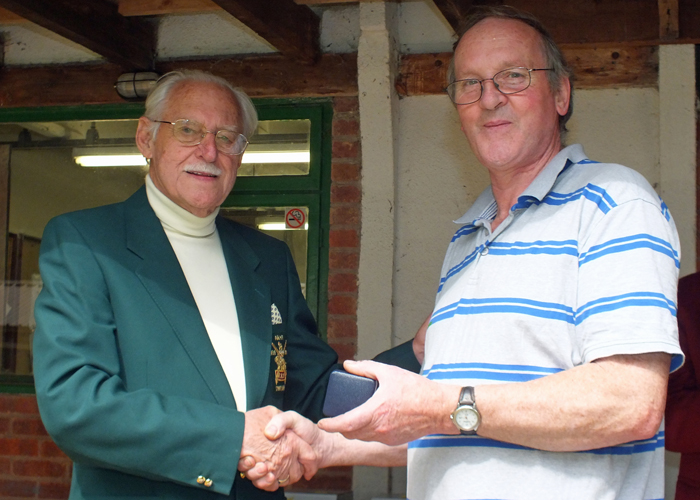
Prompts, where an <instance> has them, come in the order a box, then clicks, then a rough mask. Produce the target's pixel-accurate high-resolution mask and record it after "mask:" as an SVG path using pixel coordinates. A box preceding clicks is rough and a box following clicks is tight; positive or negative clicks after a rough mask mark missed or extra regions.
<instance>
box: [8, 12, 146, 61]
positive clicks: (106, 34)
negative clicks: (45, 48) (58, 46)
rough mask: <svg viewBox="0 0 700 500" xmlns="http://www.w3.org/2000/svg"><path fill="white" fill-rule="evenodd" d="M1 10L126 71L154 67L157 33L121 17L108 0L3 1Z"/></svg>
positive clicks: (134, 20) (140, 21) (136, 21)
mask: <svg viewBox="0 0 700 500" xmlns="http://www.w3.org/2000/svg"><path fill="white" fill-rule="evenodd" d="M0 7H2V8H4V9H7V10H9V11H10V12H12V13H14V14H16V15H18V16H21V17H23V18H25V19H27V20H28V21H31V22H33V23H35V24H38V25H39V26H42V27H44V28H46V29H48V30H50V31H53V32H54V33H56V34H58V35H60V36H62V37H64V38H67V39H68V40H71V41H73V42H75V43H77V44H79V45H82V46H83V47H86V48H88V49H90V50H92V51H93V52H96V53H97V54H99V55H101V56H103V57H105V58H107V59H108V60H110V61H111V62H114V63H116V64H119V65H121V66H123V67H124V68H126V69H148V68H150V67H151V66H152V64H153V53H154V44H155V31H154V30H153V28H152V26H151V25H150V24H148V23H146V22H145V21H143V20H140V19H127V18H125V17H123V16H120V15H119V13H118V12H117V6H116V5H115V4H112V3H110V2H108V1H105V0H0Z"/></svg>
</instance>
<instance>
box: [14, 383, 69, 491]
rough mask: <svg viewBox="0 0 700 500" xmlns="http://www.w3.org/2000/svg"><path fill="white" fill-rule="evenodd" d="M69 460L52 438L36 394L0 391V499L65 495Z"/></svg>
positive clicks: (67, 485) (67, 488) (67, 486)
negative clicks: (41, 417) (37, 402)
mask: <svg viewBox="0 0 700 500" xmlns="http://www.w3.org/2000/svg"><path fill="white" fill-rule="evenodd" d="M70 475H71V461H70V459H68V457H67V456H66V455H64V454H63V452H61V451H60V450H59V449H58V447H57V446H56V445H55V444H54V443H53V441H51V438H49V436H48V434H47V433H46V430H45V429H44V426H43V424H42V423H41V419H40V418H39V409H38V408H37V404H36V397H34V396H30V395H14V394H0V498H2V499H3V500H14V499H25V498H60V499H63V498H68V491H69V489H70Z"/></svg>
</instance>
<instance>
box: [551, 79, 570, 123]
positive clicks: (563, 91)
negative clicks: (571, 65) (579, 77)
mask: <svg viewBox="0 0 700 500" xmlns="http://www.w3.org/2000/svg"><path fill="white" fill-rule="evenodd" d="M570 99H571V82H570V81H569V79H568V78H562V80H561V85H559V90H557V92H556V94H555V95H554V103H555V105H556V107H557V113H559V116H564V115H565V114H566V112H567V111H568V110H569V100H570Z"/></svg>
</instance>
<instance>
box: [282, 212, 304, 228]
mask: <svg viewBox="0 0 700 500" xmlns="http://www.w3.org/2000/svg"><path fill="white" fill-rule="evenodd" d="M284 223H285V225H286V226H287V229H303V228H304V224H306V212H305V211H304V209H303V208H290V209H288V210H287V213H286V215H285V216H284Z"/></svg>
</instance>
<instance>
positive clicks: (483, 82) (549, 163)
mask: <svg viewBox="0 0 700 500" xmlns="http://www.w3.org/2000/svg"><path fill="white" fill-rule="evenodd" d="M450 73H451V74H450V84H449V86H448V94H449V96H450V98H451V99H452V101H453V102H454V103H455V106H456V108H457V111H458V113H459V117H460V120H461V124H462V130H463V131H464V133H465V135H466V136H467V139H468V140H469V143H470V145H471V148H472V150H473V152H474V154H475V155H476V157H477V158H478V159H479V161H480V162H481V163H482V164H483V165H484V167H485V168H486V169H487V170H488V172H489V175H490V178H491V186H490V187H489V188H488V189H487V190H486V191H485V192H484V193H482V195H481V196H480V197H479V198H478V199H477V201H476V203H475V204H474V205H473V206H472V207H471V209H470V210H469V211H468V212H467V213H466V214H465V215H464V216H463V217H462V218H460V219H459V220H458V221H457V222H458V223H459V224H460V228H459V229H458V230H457V232H456V233H455V235H454V237H453V239H452V241H451V242H450V245H449V248H448V250H447V255H446V257H445V261H444V264H443V268H442V273H441V278H440V283H439V289H438V292H437V298H436V302H435V308H434V311H433V313H432V315H431V317H430V318H429V319H428V320H427V321H426V323H425V324H424V326H423V327H422V328H421V330H420V331H419V335H418V337H417V339H420V338H421V337H422V335H425V353H424V360H423V370H422V375H423V376H422V377H421V376H417V375H414V374H409V373H407V372H402V371H401V370H399V369H396V368H393V367H386V366H382V365H379V364H376V363H372V362H369V361H363V362H359V363H352V362H350V363H346V368H347V369H348V370H349V371H352V372H354V373H357V374H360V375H365V376H369V377H372V378H376V379H378V380H379V389H378V391H377V393H376V394H375V396H374V397H373V398H372V399H370V400H369V401H368V402H367V403H365V404H364V405H362V406H360V407H359V408H357V409H355V410H353V411H351V412H348V413H346V414H345V415H341V416H340V417H336V418H334V419H327V420H322V421H321V422H319V425H318V427H320V428H321V429H323V430H325V431H330V432H341V433H342V434H343V435H344V436H345V437H347V438H351V439H360V440H367V441H370V440H373V441H380V442H383V443H386V444H392V445H401V444H402V443H408V446H407V448H408V459H407V461H408V498H409V499H411V500H423V499H434V500H457V499H509V500H515V499H538V500H542V499H553V500H554V499H556V500H560V499H569V498H576V499H591V500H594V499H595V500H601V499H625V500H642V499H644V500H651V499H660V498H663V495H664V470H663V467H664V463H663V462H664V430H663V423H662V422H663V414H664V405H665V398H666V383H667V379H668V374H669V372H670V371H672V370H674V369H676V368H677V367H678V366H679V365H680V364H681V363H682V361H683V355H682V352H681V350H680V348H679V346H678V338H677V337H678V334H677V324H676V304H675V301H676V283H677V279H678V271H679V259H680V250H679V242H678V235H677V232H676V228H675V226H674V223H673V220H672V219H671V216H670V214H669V213H668V210H667V208H666V206H665V205H664V203H663V202H662V201H661V200H660V199H659V197H658V195H657V194H656V193H655V192H654V190H653V188H652V187H651V186H650V185H649V183H648V182H647V181H646V180H645V179H644V178H643V177H642V176H641V175H639V174H638V173H637V172H635V171H633V170H631V169H628V168H626V167H623V166H621V165H614V164H606V163H599V162H596V161H592V160H589V159H588V158H587V157H586V155H585V154H584V152H583V149H582V147H581V146H580V145H573V146H569V147H566V148H564V147H563V144H562V140H563V138H562V135H563V133H564V131H565V124H566V121H567V120H568V118H569V116H570V115H571V84H570V80H569V78H570V70H569V69H568V68H567V66H566V63H565V61H564V58H563V56H562V54H561V52H560V50H559V49H558V48H557V46H556V45H555V44H554V42H553V40H552V38H551V37H550V35H549V34H548V33H547V31H546V30H545V29H544V27H543V26H542V25H541V24H540V23H539V22H538V21H537V20H536V19H534V18H532V17H531V16H529V15H527V14H524V13H522V12H519V11H516V10H514V9H510V8H489V9H486V10H480V11H477V12H476V14H475V15H474V16H473V17H471V18H469V19H467V20H466V24H465V27H464V29H463V32H462V36H461V38H460V40H459V41H458V42H457V44H456V49H455V54H454V59H453V64H452V67H451V72H450ZM426 330H427V333H426ZM417 344H418V347H420V344H421V342H420V340H417ZM272 422H273V425H274V426H276V427H278V428H282V427H285V426H293V427H294V428H295V429H296V430H297V432H299V433H301V434H303V435H304V434H305V435H306V439H308V440H311V441H312V442H313V445H314V446H315V448H316V450H318V451H319V455H321V456H322V457H323V458H322V465H333V464H336V463H343V461H345V463H347V461H348V457H349V456H352V457H353V459H354V461H356V462H363V461H364V459H363V451H362V449H361V446H358V445H357V443H356V442H352V441H347V442H345V441H342V440H340V439H338V437H337V435H333V434H323V433H319V432H318V431H317V430H316V429H314V428H313V427H312V426H311V425H310V424H308V423H306V422H303V421H301V420H300V419H298V418H296V417H294V416H289V415H283V416H280V417H279V418H276V419H273V421H272ZM331 444H332V447H331ZM328 450H332V451H328ZM348 450H352V454H351V453H348V452H347V451H348ZM373 451H375V452H376V449H373ZM394 451H395V448H394ZM324 455H325V456H324ZM394 456H395V455H394Z"/></svg>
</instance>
